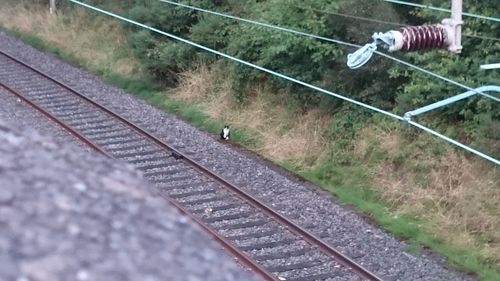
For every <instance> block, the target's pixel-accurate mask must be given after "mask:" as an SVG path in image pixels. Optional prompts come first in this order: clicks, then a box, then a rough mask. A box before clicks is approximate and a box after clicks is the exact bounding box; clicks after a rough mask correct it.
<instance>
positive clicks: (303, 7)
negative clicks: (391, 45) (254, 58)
mask: <svg viewBox="0 0 500 281" xmlns="http://www.w3.org/2000/svg"><path fill="white" fill-rule="evenodd" d="M295 7H297V8H300V9H304V10H311V11H314V12H318V13H323V14H327V15H334V16H339V17H345V18H351V19H357V20H361V21H367V22H374V23H380V24H387V25H392V26H397V27H402V26H410V25H409V24H405V23H400V22H393V21H385V20H379V19H373V18H367V17H361V16H355V15H349V14H344V13H339V12H333V11H328V10H320V9H316V8H313V7H306V6H295ZM462 36H464V37H471V38H478V39H483V40H492V41H499V42H500V38H494V37H489V36H482V35H475V34H470V33H462Z"/></svg>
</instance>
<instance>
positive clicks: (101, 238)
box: [0, 93, 258, 281]
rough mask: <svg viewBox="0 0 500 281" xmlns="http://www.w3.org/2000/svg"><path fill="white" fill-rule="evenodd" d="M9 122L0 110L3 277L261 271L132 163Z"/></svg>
mask: <svg viewBox="0 0 500 281" xmlns="http://www.w3.org/2000/svg"><path fill="white" fill-rule="evenodd" d="M0 95H2V97H3V94H1V93H0ZM13 126H14V125H13V124H7V123H5V121H2V120H1V119H0V186H1V187H2V188H0V229H1V231H0V280H17V281H21V280H23V281H37V280H38V281H42V280H47V281H48V280H54V281H55V280H78V281H86V280H89V281H90V280H97V281H98V280H103V281H104V280H106V281H111V280H117V281H125V280H131V281H136V280H147V281H154V280H158V281H160V280H185V281H204V280H213V281H219V280H227V281H232V280H258V279H257V278H256V277H255V276H253V274H251V273H250V272H245V271H244V270H243V268H241V267H240V266H239V265H237V264H236V263H235V262H234V261H233V260H231V257H229V256H228V255H226V254H225V253H224V252H223V251H222V250H221V249H220V246H219V245H218V244H216V243H215V242H214V241H211V239H210V238H209V237H208V236H207V235H206V234H205V233H203V232H201V230H200V229H198V228H197V227H193V225H192V223H190V220H189V219H188V218H186V217H185V216H183V215H181V214H179V213H178V212H177V211H176V210H175V209H174V208H172V207H171V206H170V205H168V204H167V203H166V202H165V201H164V200H163V199H161V198H158V197H154V196H153V195H151V194H150V193H149V192H148V188H150V187H149V186H150V184H149V183H147V182H145V180H144V179H143V178H142V177H141V175H140V174H139V173H138V172H136V171H135V170H133V168H132V167H131V166H129V165H126V164H124V163H121V162H118V161H115V160H112V159H108V158H104V157H103V156H101V155H98V154H97V153H94V154H91V153H88V152H85V151H82V150H81V149H75V148H76V146H75V145H72V144H70V145H63V146H61V145H60V144H57V143H55V142H54V141H53V140H51V139H49V138H46V137H44V136H42V135H40V134H39V133H38V132H37V131H35V130H33V129H20V128H19V126H17V125H16V129H13Z"/></svg>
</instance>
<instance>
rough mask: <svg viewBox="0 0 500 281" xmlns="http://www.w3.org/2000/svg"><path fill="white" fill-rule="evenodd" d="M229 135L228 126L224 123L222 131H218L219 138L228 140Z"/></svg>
mask: <svg viewBox="0 0 500 281" xmlns="http://www.w3.org/2000/svg"><path fill="white" fill-rule="evenodd" d="M230 136H231V132H230V129H229V126H228V125H226V126H224V128H222V131H221V132H220V138H221V139H222V140H229V137H230Z"/></svg>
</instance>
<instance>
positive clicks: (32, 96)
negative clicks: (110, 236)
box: [0, 51, 381, 281]
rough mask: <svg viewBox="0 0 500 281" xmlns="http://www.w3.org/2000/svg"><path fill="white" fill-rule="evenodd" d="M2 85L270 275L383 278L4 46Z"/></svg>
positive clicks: (296, 279) (302, 279) (298, 280)
mask: <svg viewBox="0 0 500 281" xmlns="http://www.w3.org/2000/svg"><path fill="white" fill-rule="evenodd" d="M0 86H1V87H3V88H4V89H6V90H7V91H8V92H10V93H12V94H13V95H16V96H17V97H18V98H19V99H21V100H23V101H24V102H26V103H28V104H29V105H31V106H32V107H34V108H35V109H37V110H39V111H40V112H42V113H43V114H45V115H46V116H47V117H48V118H50V119H52V120H53V121H55V122H57V123H58V124H59V125H61V126H63V127H64V128H65V129H66V130H68V131H69V132H71V133H72V134H73V135H75V136H76V137H77V138H79V139H80V140H81V141H83V142H84V143H86V144H87V145H89V146H90V147H92V148H93V149H95V150H97V151H99V152H100V153H102V154H105V155H106V156H108V157H112V158H116V159H120V160H123V161H126V162H128V163H131V164H132V165H134V166H135V167H136V168H137V169H139V170H141V171H142V172H143V174H144V176H145V177H146V178H147V179H148V180H149V181H151V182H152V183H154V184H155V185H156V187H157V188H158V192H159V194H160V195H161V196H162V197H164V198H165V199H166V200H168V201H169V202H170V203H171V204H173V205H174V206H176V207H177V208H178V209H180V210H181V211H182V212H184V213H185V214H187V215H188V216H190V217H191V218H192V219H193V220H195V221H196V222H197V223H199V224H200V225H201V226H202V228H204V229H205V230H206V231H207V232H209V233H210V234H211V235H212V236H213V237H214V238H215V239H216V240H218V241H219V242H220V243H221V244H222V245H223V246H224V248H225V249H226V250H227V251H229V252H230V253H231V254H232V255H234V256H235V257H237V258H238V260H239V261H240V262H241V263H242V264H244V265H246V266H248V267H249V268H251V269H252V270H254V271H256V272H257V273H258V274H260V275H261V276H263V277H264V278H265V279H266V280H289V281H313V280H327V281H331V280H381V279H380V278H379V277H377V276H376V275H375V274H373V273H371V272H370V271H368V270H367V269H365V268H363V267H362V266H361V265H359V264H357V263H355V262H354V261H353V260H351V259H349V258H348V257H346V256H344V255H343V254H341V253H340V252H339V251H337V250H335V249H334V248H333V247H331V246H330V245H328V244H327V243H326V242H323V241H322V240H321V239H320V238H318V237H316V236H314V235H312V234H311V233H309V232H308V231H307V230H305V229H304V228H301V227H300V226H298V225H296V224H295V223H294V222H292V221H290V220H289V219H287V218H285V217H283V216H282V215H280V214H278V213H277V212H276V211H274V210H273V209H271V208H269V207H268V206H266V205H265V204H264V203H262V202H261V201H260V200H259V199H257V198H255V197H253V196H251V195H250V194H248V193H246V192H245V191H243V190H242V189H241V188H238V187H237V186H235V185H233V184H231V183H230V182H229V181H228V180H226V179H224V178H222V177H221V176H219V175H217V174H215V173H213V172H212V171H210V170H209V169H208V168H205V167H203V166H202V165H201V164H199V163H198V162H196V161H195V160H193V159H192V158H190V156H188V155H185V154H183V153H182V152H181V151H179V150H177V149H175V148H174V147H171V146H169V145H168V144H166V143H165V142H163V141H162V140H160V139H158V138H157V137H155V136H153V135H151V134H150V133H148V132H147V131H146V130H145V129H142V128H140V127H139V126H137V125H136V124H133V123H132V122H130V121H127V120H126V119H125V118H124V117H122V116H119V115H117V114H116V113H114V112H113V111H111V110H110V109H108V108H106V107H105V106H103V105H100V104H98V103H96V102H95V101H92V100H91V99H89V98H87V97H86V96H85V95H83V94H80V93H78V92H77V91H76V90H74V89H72V88H71V87H69V86H67V85H65V84H64V83H62V82H60V81H58V80H56V79H54V78H51V77H49V76H48V75H47V74H45V73H43V72H41V71H39V70H37V69H36V68H33V67H31V66H29V65H28V64H26V63H24V62H22V61H20V60H18V59H16V58H14V57H11V56H10V55H8V54H6V53H4V52H2V51H0Z"/></svg>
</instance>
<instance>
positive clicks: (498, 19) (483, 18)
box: [382, 0, 500, 22]
mask: <svg viewBox="0 0 500 281" xmlns="http://www.w3.org/2000/svg"><path fill="white" fill-rule="evenodd" d="M382 1H385V2H389V3H393V4H398V5H404V6H410V7H417V8H425V9H429V10H434V11H440V12H447V13H451V10H450V9H445V8H440V7H434V6H431V5H424V4H418V3H413V2H407V1H399V0H382ZM462 15H464V16H467V17H472V18H477V19H482V20H488V21H494V22H500V18H498V17H489V16H483V15H477V14H472V13H467V12H463V13H462Z"/></svg>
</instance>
